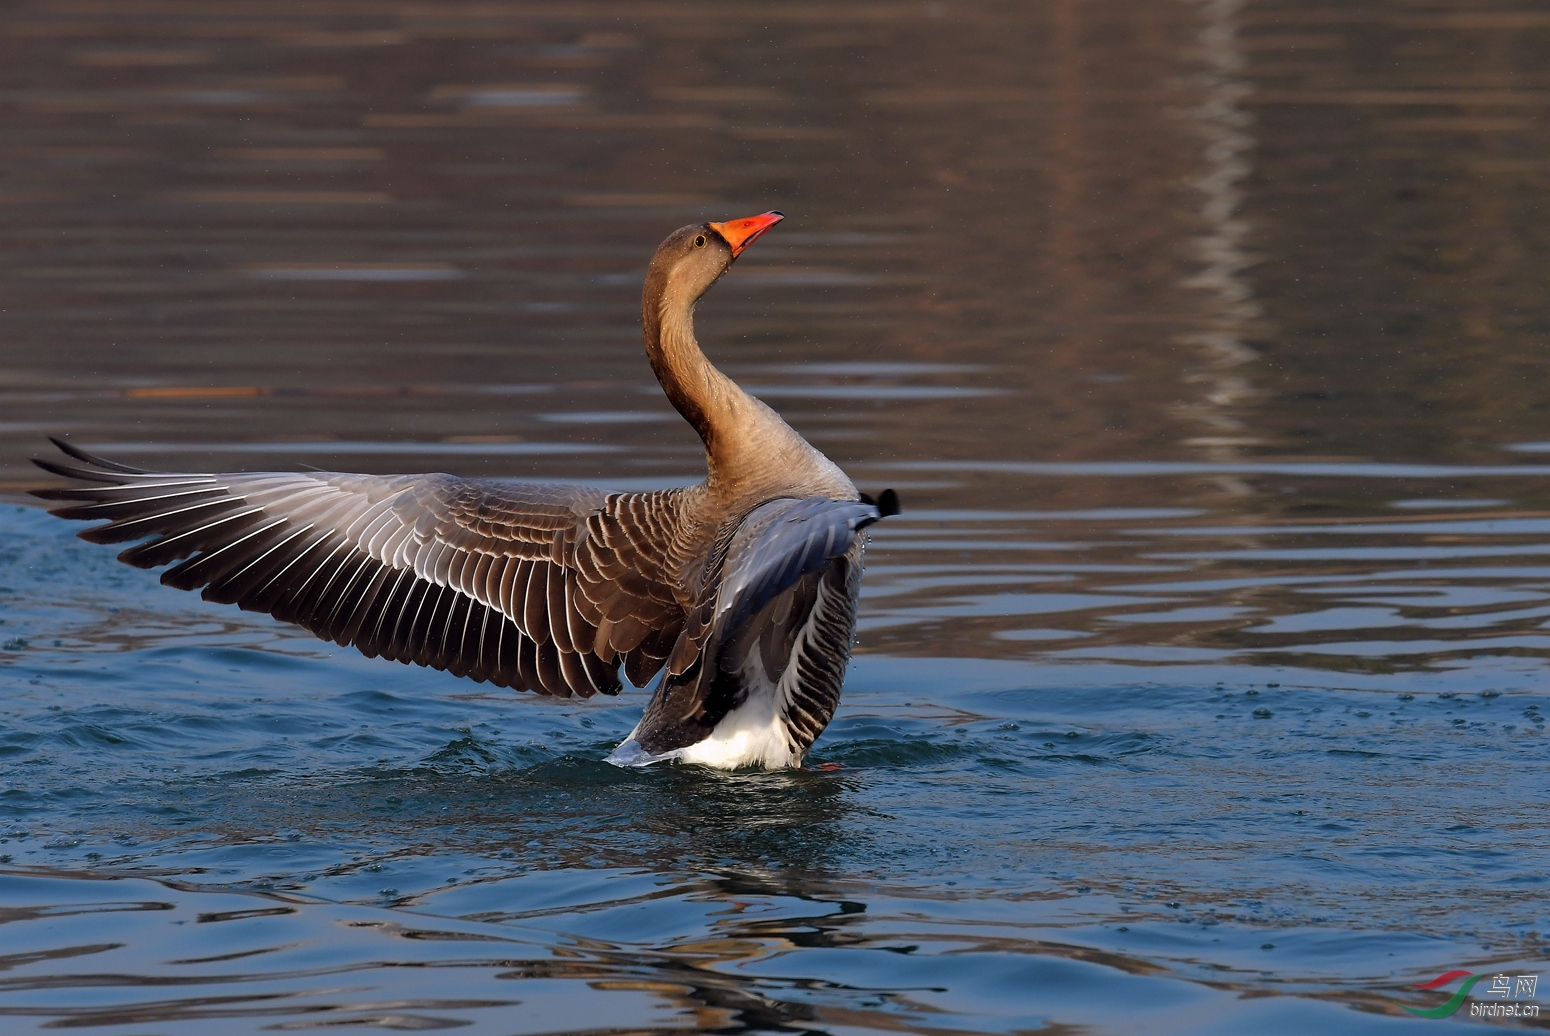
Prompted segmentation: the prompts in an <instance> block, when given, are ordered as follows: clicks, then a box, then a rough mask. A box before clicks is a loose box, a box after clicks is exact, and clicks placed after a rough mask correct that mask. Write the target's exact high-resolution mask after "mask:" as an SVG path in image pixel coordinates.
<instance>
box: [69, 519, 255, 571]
mask: <svg viewBox="0 0 1550 1036" xmlns="http://www.w3.org/2000/svg"><path fill="white" fill-rule="evenodd" d="M263 511H264V509H263V508H262V507H250V508H248V509H246V510H243V511H235V512H233V513H231V514H226V515H222V516H221V517H219V518H217V519H215V521H213V522H209V523H207V524H205V525H201V526H198V527H197V528H193V529H189V530H187V531H185V532H180V533H178V534H176V535H174V536H163V537H161V538H160V539H155V540H151V541H150V542H149V543H142V544H140V545H139V546H138V547H131V548H129V549H128V550H126V551H124V552H123V553H122V554H120V555H119V556H118V559H119V560H120V561H122V562H124V563H125V564H128V565H133V566H135V567H136V568H152V567H154V566H156V565H165V564H166V563H167V562H169V561H175V560H177V559H178V558H181V557H187V556H188V555H189V554H191V553H193V552H194V551H196V550H199V549H200V547H199V544H198V542H197V541H191V537H194V536H198V535H200V534H202V533H207V532H209V531H210V530H212V529H215V528H217V527H219V526H222V525H225V524H226V523H227V522H234V521H238V520H239V519H242V518H251V517H252V516H253V515H255V514H262V513H263ZM88 531H90V530H88Z"/></svg>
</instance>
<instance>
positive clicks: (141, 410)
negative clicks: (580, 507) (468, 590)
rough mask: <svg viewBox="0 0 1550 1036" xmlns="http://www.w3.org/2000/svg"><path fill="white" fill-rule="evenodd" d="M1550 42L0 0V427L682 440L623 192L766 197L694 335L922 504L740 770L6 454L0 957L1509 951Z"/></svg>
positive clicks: (1540, 749)
mask: <svg viewBox="0 0 1550 1036" xmlns="http://www.w3.org/2000/svg"><path fill="white" fill-rule="evenodd" d="M1547 53H1550V15H1547V14H1546V13H1545V12H1544V11H1543V10H1541V9H1540V7H1538V6H1536V5H1534V4H1531V3H1515V2H1510V0H1501V2H1495V3H1492V4H1487V5H1485V6H1481V5H1480V4H1474V3H1461V2H1453V0H1437V2H1433V3H1425V4H1414V3H1401V2H1397V0H1395V2H1378V3H1356V4H1352V3H1341V4H1330V3H1316V2H1301V0H1300V2H1296V3H1268V2H1262V0H1198V2H1193V0H1191V2H1185V0H1180V2H1167V3H1161V2H1159V3H1112V2H1094V3H1076V2H1068V0H1050V2H1047V3H1041V4H1013V3H993V2H967V0H948V2H944V3H918V4H917V3H906V4H894V5H883V4H870V5H869V4H853V5H829V6H827V7H825V6H820V5H797V4H778V5H770V4H764V5H735V4H704V3H689V4H679V5H650V4H638V3H632V2H623V3H618V4H563V5H562V4H548V3H525V2H523V3H515V2H514V3H500V2H495V3H485V2H481V3H463V2H449V3H437V4H412V3H408V4H386V3H382V2H380V0H334V2H331V3H327V4H314V3H308V4H300V3H289V2H276V3H266V4H261V5H260V4H244V3H194V2H192V0H112V2H107V0H101V2H99V0H37V2H29V3H22V4H15V5H11V6H10V7H8V8H7V9H6V10H5V11H4V12H3V13H0V126H3V133H0V216H3V219H0V493H5V494H8V495H11V496H14V497H15V498H16V499H17V500H18V501H19V500H21V497H20V493H21V491H22V490H24V489H26V488H28V487H30V486H33V485H36V484H38V483H37V478H38V476H37V474H36V472H35V471H34V470H32V469H30V467H29V466H28V465H27V464H26V463H25V457H26V455H27V454H28V453H30V452H35V451H36V450H37V449H38V447H39V444H40V442H41V437H42V436H43V435H44V434H45V433H59V432H67V433H70V434H72V435H73V436H74V437H76V438H77V439H78V440H79V441H81V442H83V443H86V444H91V445H95V446H98V447H100V448H101V449H103V450H104V451H105V452H107V453H109V454H110V455H112V456H116V457H121V458H123V459H126V460H139V461H142V462H144V463H148V464H154V465H159V466H168V467H179V468H195V469H203V468H218V469H219V468H231V467H239V468H264V467H270V466H278V467H295V466H301V465H317V466H320V467H342V468H347V469H360V470H373V471H394V470H428V469H440V470H450V471H454V472H458V473H465V474H479V475H490V476H500V477H521V478H552V479H574V480H580V481H585V482H588V483H591V484H597V485H601V486H605V487H609V488H653V487H658V486H664V485H672V484H678V483H681V482H684V481H687V480H689V479H691V478H693V477H695V475H696V471H697V465H698V464H699V455H698V451H697V446H696V443H695V442H694V440H693V438H692V435H691V434H690V433H689V431H688V430H687V428H685V427H684V426H683V425H682V423H681V422H679V421H678V419H677V417H676V415H674V414H673V413H672V412H671V410H670V409H669V408H668V407H667V405H666V403H665V401H664V400H663V399H662V397H661V395H660V393H659V391H658V390H657V388H656V387H655V385H654V384H653V383H652V382H651V380H650V375H649V371H648V369H647V368H646V366H645V364H644V363H643V362H642V356H641V354H640V345H639V330H638V327H637V307H638V297H639V288H640V278H641V273H642V268H643V265H644V261H645V259H646V257H647V256H648V255H649V253H650V250H651V248H652V247H653V246H654V245H655V244H656V242H657V241H658V240H660V239H661V237H662V236H663V235H664V234H665V233H666V232H667V231H668V230H670V229H672V228H674V227H676V226H678V225H680V224H682V223H685V222H688V221H690V220H696V219H702V218H724V217H728V216H736V215H742V214H745V213H748V212H755V211H760V210H762V209H766V208H770V207H778V208H781V209H782V210H784V211H785V212H786V213H787V214H788V217H789V218H788V220H787V222H786V223H785V224H783V225H782V226H781V227H780V228H779V229H778V231H776V232H775V233H772V234H771V235H769V236H767V237H766V238H764V239H762V240H761V241H760V242H759V244H758V246H757V247H756V248H755V249H753V250H751V251H750V252H749V253H748V254H747V255H746V256H745V257H744V258H743V259H742V260H740V262H739V264H738V266H737V268H736V270H735V271H734V272H733V273H732V274H731V275H730V276H729V277H728V278H727V279H726V280H724V281H723V282H722V283H721V284H720V285H718V287H717V288H716V289H715V292H714V293H713V294H712V295H711V296H710V297H709V299H707V301H706V303H705V305H704V307H703V308H702V311H701V314H700V321H701V328H702V339H703V340H704V341H705V342H706V343H707V346H708V348H709V350H710V351H711V353H712V355H713V356H714V358H716V360H717V361H718V362H719V363H721V364H722V365H723V366H724V367H725V368H726V369H727V370H728V371H729V372H730V373H732V374H734V375H735V376H736V377H738V378H739V379H740V380H741V381H742V382H743V383H744V384H746V385H748V386H749V387H750V388H752V389H753V390H754V391H756V392H757V393H758V394H759V395H761V396H763V397H765V398H767V399H768V400H769V401H770V402H771V403H772V404H773V405H776V406H778V407H779V408H780V409H781V410H782V412H783V413H785V414H786V415H787V416H788V417H789V418H790V420H791V421H792V422H793V424H795V425H796V426H797V427H798V428H799V429H800V430H802V431H803V432H804V433H805V434H807V435H808V436H809V437H810V438H811V439H812V440H813V441H814V442H815V443H816V444H817V445H818V446H820V447H821V448H822V449H824V450H825V451H826V452H828V453H830V454H831V455H832V456H834V457H835V458H836V459H837V460H839V461H840V462H841V463H843V464H844V465H845V466H846V468H847V470H849V471H851V472H852V474H853V475H854V476H855V477H856V478H857V481H858V482H859V483H861V484H862V485H863V487H864V488H880V487H882V486H887V485H892V486H896V487H898V488H899V489H900V490H901V491H902V492H903V494H904V497H905V500H906V504H907V512H906V514H905V515H903V516H901V517H900V518H898V519H895V520H891V521H890V522H888V523H886V524H885V525H883V526H882V527H880V531H879V532H878V534H877V536H876V538H875V540H874V542H873V546H872V549H871V552H870V554H869V562H870V565H869V572H868V582H867V589H866V596H865V599H864V601H863V617H862V630H863V634H862V645H861V651H862V653H861V655H860V656H859V657H858V658H857V661H856V663H855V666H854V668H853V670H852V677H851V679H850V681H849V683H848V685H847V689H846V701H845V703H844V704H843V706H842V709H841V712H840V714H839V716H838V717H837V719H836V722H835V724H834V725H833V726H832V727H831V729H830V731H829V732H828V733H827V734H826V735H825V737H824V739H823V740H822V741H820V743H819V746H818V749H817V751H816V755H815V761H816V762H819V763H829V764H838V766H839V769H835V770H813V771H806V772H801V773H793V774H774V775H763V774H738V775H713V774H705V773H697V772H693V771H664V772H660V773H651V774H630V773H622V772H620V771H617V770H615V769H613V768H611V767H608V766H606V765H604V764H602V763H601V762H600V761H599V760H600V759H601V758H602V757H603V756H604V755H605V754H606V753H607V751H608V749H609V748H610V747H612V745H613V744H615V743H616V742H617V741H618V740H619V738H620V737H621V736H622V735H623V733H624V732H625V731H627V730H628V729H629V727H630V726H631V725H632V724H633V722H634V720H635V718H636V717H637V715H638V711H637V710H638V708H639V698H638V696H637V697H635V698H631V697H630V696H628V695H626V696H625V697H624V698H623V699H622V700H620V701H608V702H590V703H585V704H580V705H578V704H575V703H555V702H547V701H540V700H535V699H532V698H525V697H516V696H512V695H507V694H504V693H495V692H490V691H488V689H484V688H481V687H477V686H473V685H466V684H461V683H459V682H457V681H453V680H450V679H445V678H442V677H438V676H436V675H434V674H427V673H424V672H422V671H417V670H416V671H411V670H407V669H401V668H399V667H393V666H382V665H378V664H376V663H371V662H367V661H366V660H363V659H358V658H355V657H353V656H351V655H348V654H345V653H341V652H335V651H333V650H331V649H328V648H326V647H325V646H323V645H320V644H318V643H317V642H315V641H313V640H310V639H306V638H303V637H298V636H295V635H293V634H291V633H290V632H288V631H284V630H279V629H276V628H275V627H274V626H273V625H272V624H268V623H266V622H262V621H259V620H257V619H254V618H253V617H251V616H245V615H240V614H236V615H233V614H230V613H228V612H227V611H226V610H224V609H219V608H213V607H208V606H205V605H203V604H201V603H200V602H199V601H197V600H189V599H187V598H186V597H185V596H180V595H175V594H172V593H171V592H170V591H163V590H161V589H160V588H159V587H157V586H156V585H155V580H154V577H151V576H147V575H146V574H144V573H139V572H134V571H130V570H127V569H123V568H122V567H121V566H116V565H115V564H114V563H113V562H112V560H111V554H110V552H107V551H104V550H102V549H100V548H93V547H89V546H87V545H84V544H80V543H78V542H76V541H73V540H71V539H70V538H69V533H70V532H71V531H72V530H71V529H68V528H66V527H64V526H63V525H62V524H61V523H57V522H55V521H53V520H52V519H48V518H46V517H45V516H43V515H42V514H41V512H39V511H37V510H36V509H33V508H31V507H23V506H20V505H17V506H12V505H10V504H4V505H0V690H3V694H4V700H5V702H6V705H5V707H4V709H3V710H0V865H3V866H4V867H5V868H6V870H5V873H4V874H3V875H0V1018H4V1019H6V1021H5V1023H4V1025H3V1026H0V1027H4V1028H15V1029H17V1030H19V1031H25V1030H28V1029H30V1028H31V1027H34V1026H41V1025H45V1024H46V1025H50V1026H53V1027H64V1028H74V1027H87V1028H91V1027H95V1028H107V1029H110V1030H111V1031H114V1032H133V1033H147V1034H149V1033H153V1032H154V1033H163V1032H174V1031H176V1032H202V1031H209V1028H210V1027H211V1026H213V1025H219V1026H221V1027H223V1028H226V1029H230V1030H232V1031H275V1030H285V1029H292V1028H315V1027H323V1026H334V1025H348V1026H354V1027H362V1028H376V1029H390V1030H391V1029H413V1028H437V1027H453V1026H457V1027H469V1028H471V1029H473V1030H475V1031H485V1030H488V1031H490V1032H500V1033H511V1032H534V1033H539V1032H561V1031H565V1032H571V1031H644V1030H655V1029H667V1028H682V1027H691V1026H698V1027H700V1028H710V1029H720V1030H727V1031H825V1032H840V1031H845V1032H852V1031H854V1032H862V1031H882V1030H886V1031H908V1032H935V1033H946V1032H991V1031H1028V1030H1035V1029H1041V1028H1042V1029H1051V1030H1055V1031H1065V1030H1075V1029H1077V1028H1082V1029H1084V1030H1085V1031H1104V1032H1128V1031H1135V1030H1137V1029H1140V1028H1143V1027H1146V1026H1150V1027H1152V1028H1155V1029H1157V1030H1160V1031H1179V1032H1212V1031H1221V1032H1244V1031H1253V1032H1280V1031H1285V1032H1305V1031H1308V1030H1309V1029H1312V1028H1315V1027H1321V1028H1325V1029H1333V1030H1337V1031H1360V1032H1366V1031H1380V1030H1381V1031H1387V1030H1388V1029H1390V1028H1392V1027H1395V1026H1397V1025H1400V1024H1403V1023H1406V1022H1409V1021H1410V1017H1409V1016H1408V1015H1404V1014H1403V1012H1402V1011H1401V1010H1400V1006H1399V1005H1400V1004H1410V1005H1420V1004H1428V1005H1429V1004H1432V1003H1437V1002H1441V996H1440V995H1439V994H1421V993H1417V992H1414V991H1408V990H1406V988H1405V987H1406V984H1408V983H1411V982H1416V981H1421V980H1424V979H1428V978H1431V977H1433V976H1434V975H1437V974H1439V973H1441V972H1443V971H1445V970H1449V969H1451V968H1455V967H1463V968H1468V969H1470V970H1473V971H1494V970H1497V969H1503V970H1513V969H1516V970H1518V971H1525V972H1535V971H1536V969H1537V970H1539V971H1543V970H1544V967H1543V962H1544V961H1545V959H1546V957H1547V949H1546V942H1545V938H1546V937H1545V933H1546V931H1547V930H1550V919H1547V917H1546V914H1545V903H1546V901H1547V896H1546V895H1545V882H1546V874H1547V873H1550V857H1547V855H1546V852H1545V850H1544V847H1543V845H1542V842H1543V839H1542V837H1540V835H1541V832H1542V831H1543V827H1544V822H1543V818H1544V815H1545V808H1546V806H1547V805H1550V801H1547V796H1546V792H1545V788H1546V781H1545V779H1544V771H1545V766H1544V758H1545V755H1544V753H1545V747H1546V743H1545V733H1544V730H1545V728H1544V714H1543V711H1544V709H1545V708H1546V702H1545V700H1544V699H1545V693H1544V690H1543V688H1544V686H1545V678H1546V675H1547V674H1546V659H1547V658H1550V636H1547V634H1546V632H1545V629H1546V626H1547V624H1550V465H1544V464H1542V463H1541V459H1542V456H1543V455H1544V454H1545V453H1547V452H1550V444H1547V441H1546V440H1550V423H1547V422H1550V406H1547V399H1550V397H1547V395H1546V390H1545V387H1544V385H1545V377H1544V375H1545V373H1546V369H1547V368H1546V365H1547V363H1550V360H1547V354H1546V352H1545V348H1544V343H1545V340H1546V335H1547V332H1550V324H1547V320H1550V318H1547V314H1550V297H1547V287H1546V283H1547V282H1546V279H1545V277H1544V276H1543V273H1542V271H1543V270H1544V269H1545V268H1547V266H1550V230H1547V227H1550V224H1547V222H1546V221H1545V220H1544V219H1543V211H1542V210H1543V198H1544V195H1545V190H1546V188H1547V187H1550V131H1547V123H1546V121H1545V113H1546V109H1547V108H1550V72H1547V71H1546V70H1547V69H1550V62H1547V61H1546V60H1545V58H1546V55H1547ZM1464 1017H1465V1016H1464V1015H1463V1014H1460V1015H1457V1016H1455V1021H1461V1020H1462V1019H1463V1018H1464ZM1416 1024H1421V1023H1416ZM1425 1024H1429V1025H1432V1026H1434V1027H1436V1028H1438V1029H1439V1031H1443V1030H1445V1029H1446V1028H1447V1027H1448V1026H1449V1025H1450V1024H1451V1023H1449V1022H1428V1023H1425Z"/></svg>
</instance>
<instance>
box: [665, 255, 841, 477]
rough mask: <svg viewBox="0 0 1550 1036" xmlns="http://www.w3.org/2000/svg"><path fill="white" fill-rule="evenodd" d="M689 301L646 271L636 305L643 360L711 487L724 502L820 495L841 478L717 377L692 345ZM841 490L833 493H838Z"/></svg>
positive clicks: (692, 298)
mask: <svg viewBox="0 0 1550 1036" xmlns="http://www.w3.org/2000/svg"><path fill="white" fill-rule="evenodd" d="M699 294H700V293H695V294H693V295H691V294H689V292H688V291H686V290H685V289H684V288H683V287H681V286H680V285H678V284H675V283H674V282H673V281H672V280H671V279H670V278H668V277H667V276H665V275H664V274H663V273H661V272H660V271H655V270H653V271H651V273H649V274H648V276H647V280H646V290H645V293H644V295H643V296H642V300H641V318H642V324H643V326H644V329H645V333H646V355H647V357H648V358H649V359H650V360H651V369H652V370H653V371H655V372H656V375H657V381H659V382H660V383H661V384H662V389H663V391H664V392H666V393H667V398H668V400H669V401H671V402H672V404H673V407H674V408H675V409H676V410H677V411H678V412H679V413H680V414H682V415H683V417H684V420H686V421H688V422H689V424H690V425H692V426H693V427H694V430H695V431H696V432H698V433H699V436H700V440H701V441H702V442H703V443H704V444H705V464H706V467H707V468H708V469H709V480H708V481H709V485H710V487H711V488H712V490H713V491H714V492H716V493H717V494H718V495H725V496H729V497H737V496H741V495H742V494H745V493H759V492H762V491H765V490H769V489H771V488H772V487H774V486H776V485H777V484H781V485H783V484H785V483H787V482H793V481H794V483H795V484H802V485H805V484H806V483H807V482H809V481H812V482H813V486H814V487H815V490H814V491H822V489H823V488H825V487H827V485H828V483H830V482H833V481H834V476H838V478H839V479H840V480H841V481H842V482H843V483H844V486H848V485H849V483H848V481H845V480H844V476H843V474H841V473H840V472H839V471H838V469H836V468H834V467H833V465H832V464H830V463H829V462H828V461H827V460H826V459H824V458H823V457H822V455H820V454H818V453H817V451H816V450H814V449H813V448H812V447H811V446H809V445H808V444H807V442H806V440H804V439H803V438H802V437H801V436H800V435H798V434H797V433H796V432H794V431H792V429H791V427H790V426H789V425H787V424H786V422H785V421H783V420H781V418H780V415H779V414H777V413H775V411H773V410H771V409H770V408H769V407H767V406H765V405H764V404H763V403H761V402H760V401H759V400H757V399H755V398H754V397H752V396H750V395H749V394H748V393H746V392H744V391H743V390H742V388H740V387H739V386H738V385H737V383H736V382H734V381H733V380H732V379H731V378H729V377H727V376H726V375H725V374H722V373H721V372H720V371H719V370H717V369H716V368H715V367H714V366H713V365H712V364H711V362H710V361H709V360H707V359H706V358H705V354H704V353H703V352H701V351H700V344H699V342H697V341H696V340H695V337H694V305H695V303H696V302H697V301H698V295H699ZM843 491H844V488H843V486H842V487H841V488H840V489H839V490H838V492H841V493H843Z"/></svg>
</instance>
